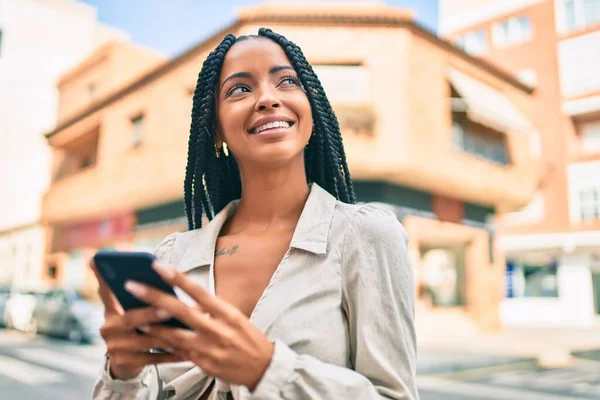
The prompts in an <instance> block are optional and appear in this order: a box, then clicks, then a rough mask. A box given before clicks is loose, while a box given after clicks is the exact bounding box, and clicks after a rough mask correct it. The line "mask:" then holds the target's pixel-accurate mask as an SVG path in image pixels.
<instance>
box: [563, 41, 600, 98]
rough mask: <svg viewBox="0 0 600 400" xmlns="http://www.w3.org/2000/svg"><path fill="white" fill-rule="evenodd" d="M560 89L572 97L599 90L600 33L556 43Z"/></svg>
mask: <svg viewBox="0 0 600 400" xmlns="http://www.w3.org/2000/svg"><path fill="white" fill-rule="evenodd" d="M557 50H558V67H559V68H558V69H559V79H560V89H561V92H562V95H563V96H564V97H572V96H577V95H581V94H585V93H589V92H591V91H595V90H598V89H600V74H598V71H600V32H593V33H588V34H586V35H581V36H577V37H575V38H573V39H567V40H562V41H560V42H559V43H558V49H557Z"/></svg>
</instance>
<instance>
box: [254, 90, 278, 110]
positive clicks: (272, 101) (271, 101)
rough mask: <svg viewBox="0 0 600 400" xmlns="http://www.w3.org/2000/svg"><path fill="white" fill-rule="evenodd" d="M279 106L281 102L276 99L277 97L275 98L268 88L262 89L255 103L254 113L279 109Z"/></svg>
mask: <svg viewBox="0 0 600 400" xmlns="http://www.w3.org/2000/svg"><path fill="white" fill-rule="evenodd" d="M280 106H281V101H280V100H279V98H277V96H275V93H273V90H271V89H270V88H264V89H263V90H261V93H260V97H259V98H258V100H257V102H256V107H255V109H256V111H265V110H268V109H269V108H279V107H280Z"/></svg>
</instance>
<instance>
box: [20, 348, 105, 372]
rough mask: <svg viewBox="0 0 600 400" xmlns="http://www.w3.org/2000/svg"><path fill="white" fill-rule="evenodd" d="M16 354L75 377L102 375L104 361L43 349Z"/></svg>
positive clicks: (32, 349)
mask: <svg viewBox="0 0 600 400" xmlns="http://www.w3.org/2000/svg"><path fill="white" fill-rule="evenodd" d="M16 353H17V355H18V357H19V358H23V359H26V360H29V361H34V362H38V363H40V364H45V365H47V366H49V367H55V368H57V369H60V370H62V371H66V372H69V373H71V374H75V375H82V376H86V377H88V378H97V377H99V376H100V375H101V373H102V367H103V364H102V360H98V361H93V360H86V359H82V358H81V357H77V356H73V355H70V354H67V353H62V352H58V351H53V350H48V349H41V348H29V349H18V350H16Z"/></svg>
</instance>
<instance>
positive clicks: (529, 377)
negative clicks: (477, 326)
mask: <svg viewBox="0 0 600 400" xmlns="http://www.w3.org/2000/svg"><path fill="white" fill-rule="evenodd" d="M418 382H419V389H420V393H421V399H422V400H437V399H444V400H446V399H447V400H475V399H477V400H482V399H486V400H487V399H495V400H496V399H497V400H514V399H520V400H521V399H522V400H567V399H590V400H591V399H595V400H597V399H600V362H598V361H594V360H591V359H590V360H588V359H577V360H576V361H575V362H574V364H573V365H571V366H569V367H565V368H556V369H542V368H539V367H537V366H536V365H535V363H534V362H522V363H512V364H507V365H498V366H493V367H483V368H474V369H468V370H464V371H458V372H455V373H449V374H443V375H438V376H433V375H424V374H421V375H419V376H418Z"/></svg>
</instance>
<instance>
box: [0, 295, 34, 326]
mask: <svg viewBox="0 0 600 400" xmlns="http://www.w3.org/2000/svg"><path fill="white" fill-rule="evenodd" d="M42 296H43V292H42V291H38V290H23V289H13V290H11V292H10V295H9V297H8V299H7V300H6V302H5V304H4V322H5V324H6V326H7V327H8V328H13V329H17V330H20V331H24V332H26V331H28V330H29V325H30V323H31V314H32V313H33V309H34V308H35V305H36V304H37V302H38V300H39V299H40V297H42Z"/></svg>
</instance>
